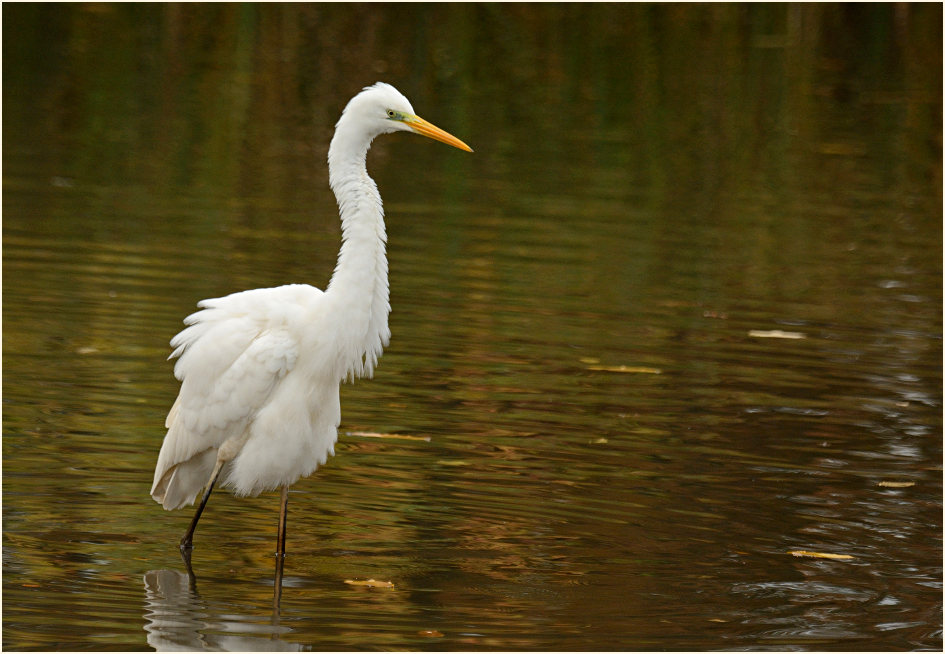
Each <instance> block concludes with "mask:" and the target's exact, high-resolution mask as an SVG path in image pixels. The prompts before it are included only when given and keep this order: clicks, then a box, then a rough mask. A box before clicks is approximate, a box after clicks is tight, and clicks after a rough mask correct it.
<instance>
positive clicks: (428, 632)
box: [417, 629, 443, 638]
mask: <svg viewBox="0 0 945 654" xmlns="http://www.w3.org/2000/svg"><path fill="white" fill-rule="evenodd" d="M417 635H418V636H421V637H422V638H442V637H443V633H442V632H440V631H437V630H436V629H421V630H420V631H418V632H417Z"/></svg>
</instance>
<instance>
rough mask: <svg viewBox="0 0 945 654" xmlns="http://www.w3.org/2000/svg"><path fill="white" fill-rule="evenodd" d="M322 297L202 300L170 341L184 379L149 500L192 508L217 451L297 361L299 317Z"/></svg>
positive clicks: (285, 290)
mask: <svg viewBox="0 0 945 654" xmlns="http://www.w3.org/2000/svg"><path fill="white" fill-rule="evenodd" d="M321 295H322V293H321V291H319V290H318V289H316V288H314V287H311V286H304V285H293V286H281V287H278V288H271V289H255V290H252V291H244V292H242V293H234V294H233V295H228V296H226V297H223V298H215V299H211V300H204V301H203V302H200V303H199V305H198V306H200V307H202V308H203V310H202V311H198V312H196V313H194V314H192V315H190V316H188V317H187V318H186V319H185V321H184V322H185V324H187V325H189V326H188V327H187V328H186V329H184V330H183V331H181V332H180V333H179V334H178V335H177V336H175V337H174V339H173V340H172V341H171V345H172V346H173V347H175V348H176V349H175V350H174V352H173V354H172V355H171V357H175V356H176V357H179V359H178V361H177V364H176V365H175V367H174V374H175V376H176V377H177V378H178V379H180V380H181V389H180V394H179V395H178V397H177V400H176V401H175V402H174V406H173V407H172V408H171V411H170V413H169V414H168V416H167V421H166V423H165V424H166V426H167V430H168V431H167V435H166V436H165V438H164V444H163V445H162V447H161V453H160V455H159V456H158V463H157V466H156V468H155V471H154V485H153V487H152V489H151V495H152V497H153V498H154V499H155V500H156V501H158V502H160V503H162V504H163V505H164V508H166V509H175V508H180V507H182V506H185V505H187V504H191V503H193V501H194V499H195V496H196V494H197V493H198V492H200V490H201V489H202V488H203V487H204V486H205V485H206V484H207V483H208V482H209V476H210V473H211V471H212V469H213V465H214V463H215V462H216V453H217V449H218V448H219V447H220V446H221V445H222V444H223V442H224V441H226V440H227V439H228V438H231V437H239V436H240V435H242V434H243V432H244V431H245V430H246V429H247V427H248V425H249V424H250V422H251V421H252V420H253V418H254V417H255V415H256V413H257V412H258V411H260V410H261V409H262V408H263V407H265V406H266V404H267V402H268V401H269V399H270V397H271V396H272V393H273V391H274V389H275V388H276V387H277V386H278V384H279V382H280V381H281V380H282V379H283V378H284V377H285V376H286V374H288V373H289V371H291V370H292V369H293V368H294V367H295V365H296V361H297V360H298V356H299V346H300V343H299V341H300V338H299V323H298V321H297V320H295V319H294V318H298V312H299V311H300V310H304V308H305V307H306V306H310V303H311V302H313V301H315V300H316V299H317V297H318V296H321Z"/></svg>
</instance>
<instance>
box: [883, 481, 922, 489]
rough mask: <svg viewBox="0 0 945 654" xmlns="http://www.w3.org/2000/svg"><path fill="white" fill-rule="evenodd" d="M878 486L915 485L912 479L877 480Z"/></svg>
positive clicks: (906, 486)
mask: <svg viewBox="0 0 945 654" xmlns="http://www.w3.org/2000/svg"><path fill="white" fill-rule="evenodd" d="M879 485H880V486H885V487H886V488H909V487H910V486H915V482H914V481H881V482H879Z"/></svg>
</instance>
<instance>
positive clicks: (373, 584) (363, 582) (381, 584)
mask: <svg viewBox="0 0 945 654" xmlns="http://www.w3.org/2000/svg"><path fill="white" fill-rule="evenodd" d="M345 583H346V584H348V585H349V586H368V587H370V588H390V589H393V588H394V584H393V583H392V582H390V581H377V580H375V579H345Z"/></svg>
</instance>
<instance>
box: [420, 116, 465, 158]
mask: <svg viewBox="0 0 945 654" xmlns="http://www.w3.org/2000/svg"><path fill="white" fill-rule="evenodd" d="M404 122H405V123H407V125H408V126H409V127H410V128H411V129H412V130H413V131H415V132H416V133H417V134H422V135H423V136H428V137H430V138H431V139H436V140H437V141H440V142H442V143H446V144H447V145H452V146H453V147H454V148H459V149H460V150H465V151H466V152H472V151H473V149H472V148H471V147H469V146H468V145H466V144H465V143H463V142H462V141H460V140H459V139H458V138H456V137H455V136H453V135H452V134H450V133H449V132H447V131H444V130H442V129H440V128H439V127H437V126H436V125H434V124H433V123H428V122H427V121H425V120H424V119H423V118H421V117H420V116H407V117H405V118H404Z"/></svg>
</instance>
